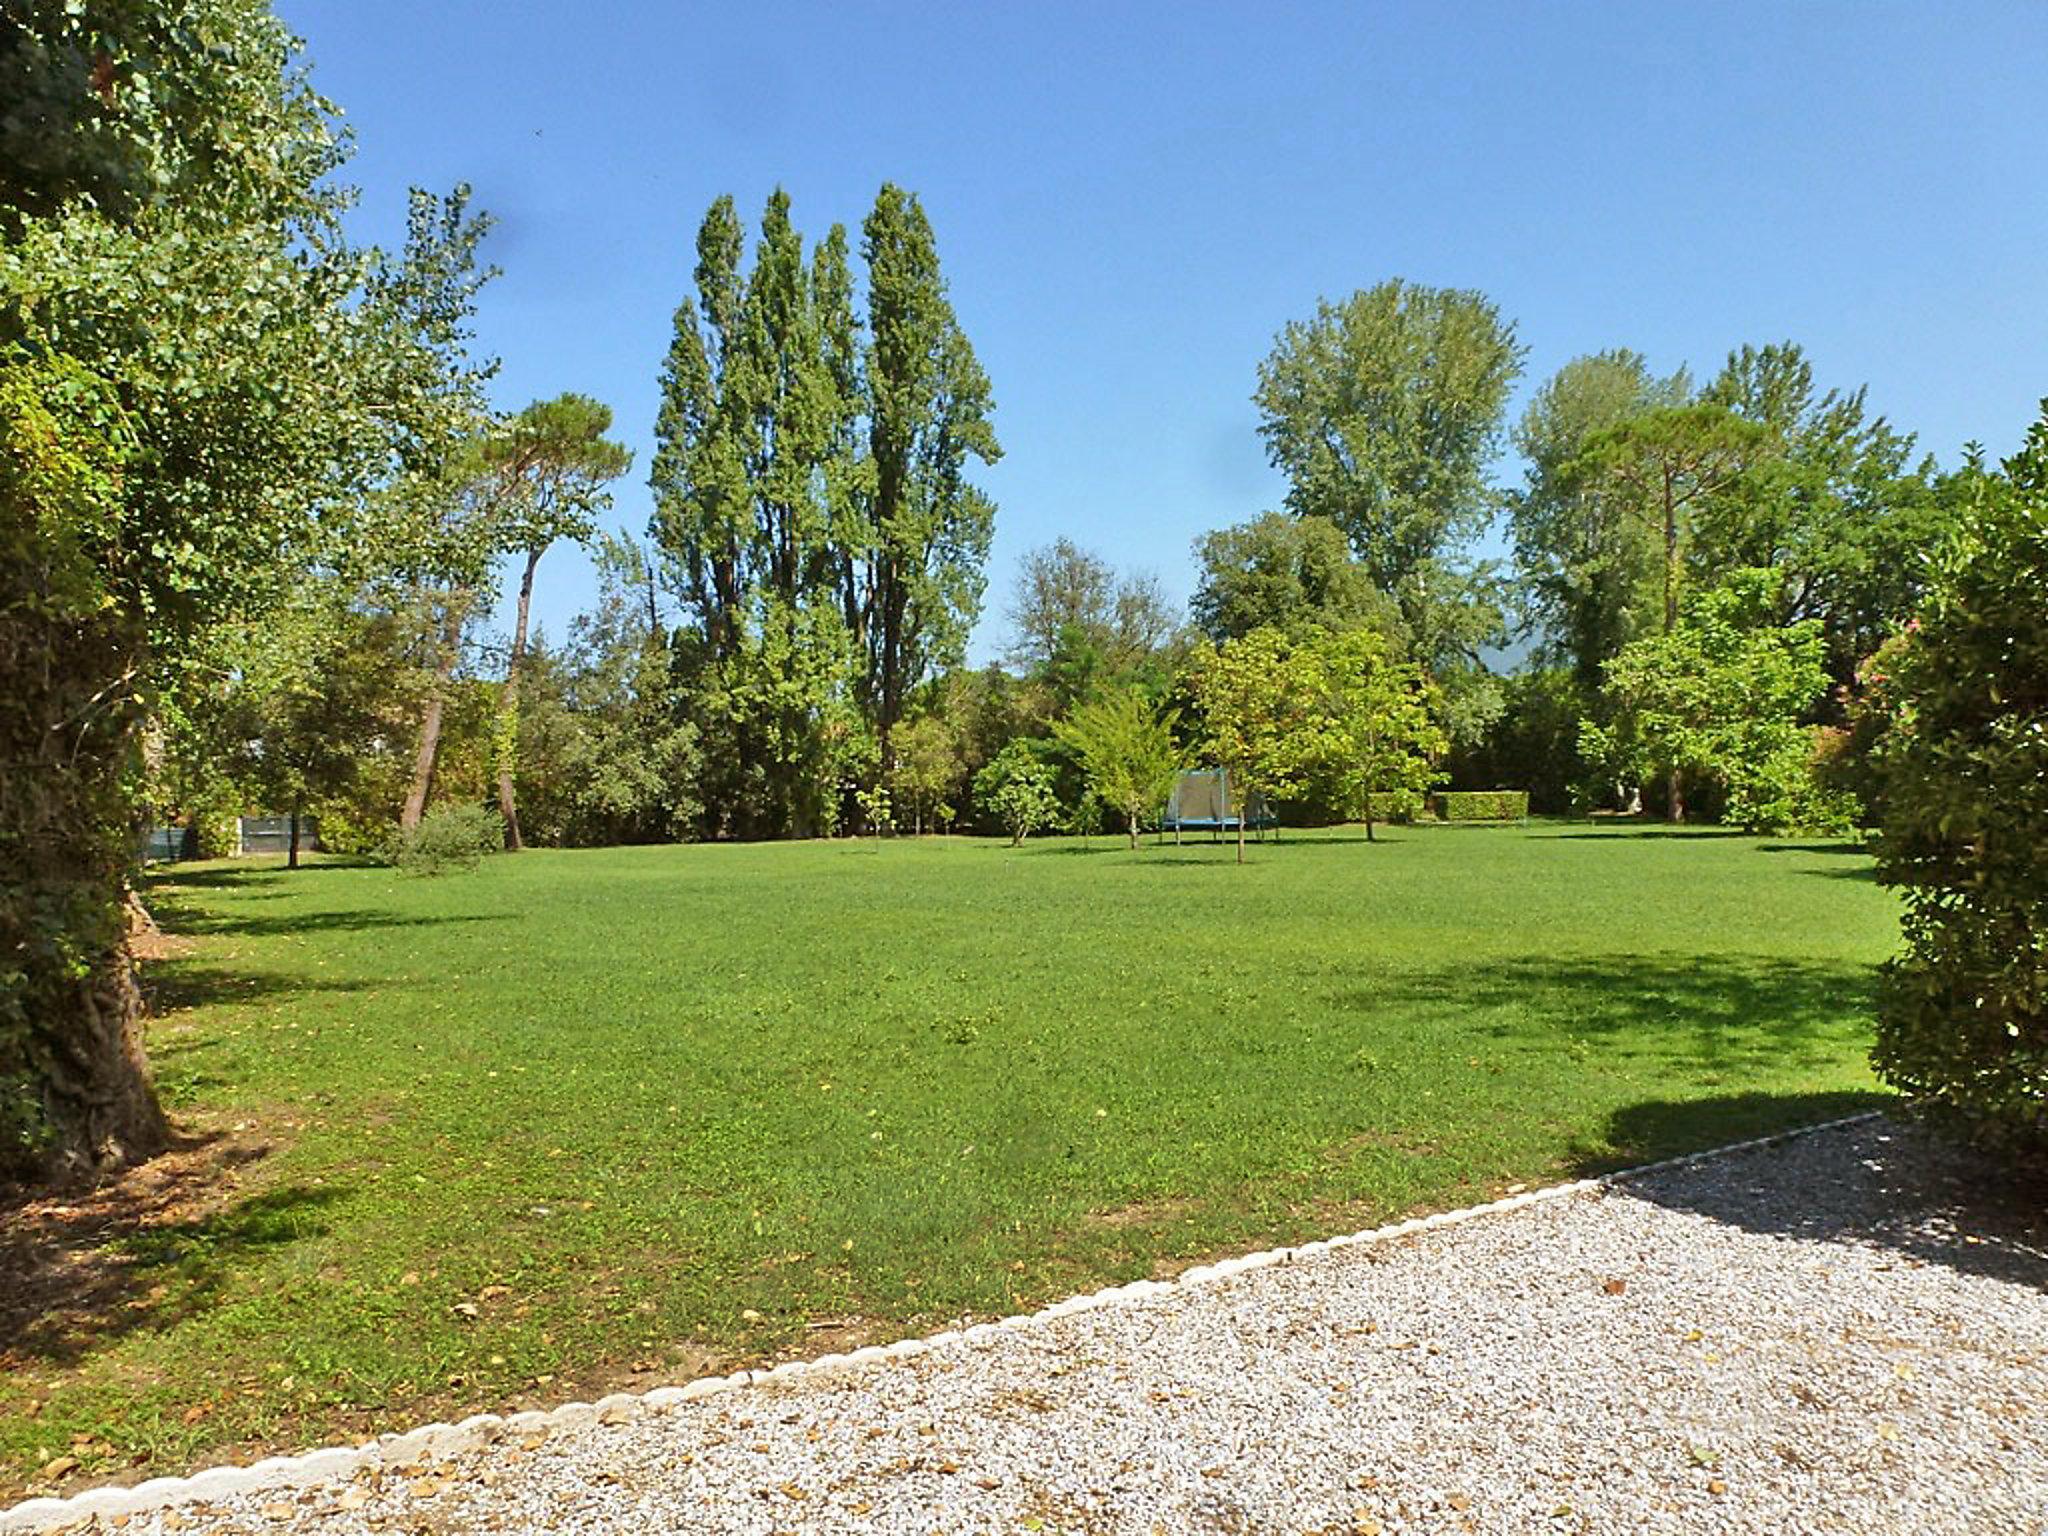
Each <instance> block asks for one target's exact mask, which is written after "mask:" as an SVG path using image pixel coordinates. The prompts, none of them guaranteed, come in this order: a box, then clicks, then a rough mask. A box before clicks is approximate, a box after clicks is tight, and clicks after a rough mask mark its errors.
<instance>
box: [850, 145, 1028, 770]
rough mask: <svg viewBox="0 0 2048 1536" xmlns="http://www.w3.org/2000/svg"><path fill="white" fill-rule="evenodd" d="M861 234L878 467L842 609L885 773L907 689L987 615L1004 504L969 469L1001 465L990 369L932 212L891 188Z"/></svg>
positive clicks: (864, 501) (865, 497)
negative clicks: (955, 298)
mask: <svg viewBox="0 0 2048 1536" xmlns="http://www.w3.org/2000/svg"><path fill="white" fill-rule="evenodd" d="M861 234H862V239H861V253H862V255H863V256H864V257H865V258H866V261H867V265H868V326H867V331H868V343H867V353H866V359H865V363H866V366H865V369H864V384H865V391H864V397H863V398H864V403H865V405H866V408H867V425H868V458H869V466H868V473H867V474H866V475H865V476H864V477H863V483H862V484H861V486H860V488H859V492H858V493H857V495H858V498H859V500H858V505H859V506H860V508H861V511H862V512H864V514H865V516H864V517H863V518H861V519H860V520H859V523H858V536H859V544H858V547H857V552H856V554H855V556H854V560H853V564H852V568H851V570H850V571H849V577H850V585H849V589H848V591H847V594H846V607H847V611H848V612H849V613H850V614H852V615H853V616H854V619H855V623H854V626H853V629H854V635H855V638H856V641H857V643H858V644H859V646H860V648H861V652H862V655H863V658H864V662H865V667H864V671H865V676H864V678H863V680H862V698H863V702H864V704H865V705H866V707H867V710H868V714H869V718H870V719H871V720H872V722H873V724H874V729H875V735H876V738H877V740H878V742H879V745H880V751H881V766H882V771H883V773H884V774H886V773H887V772H888V770H889V768H890V767H891V766H892V763H893V755H892V747H891V744H890V739H889V738H890V732H891V731H892V730H893V729H894V728H895V725H896V723H897V721H899V720H901V719H902V718H903V710H904V705H905V702H906V700H907V698H908V696H909V693H910V690H911V689H912V688H913V687H914V686H915V685H916V684H918V683H919V682H921V681H923V680H924V679H925V678H926V677H927V676H928V675H929V674H930V673H931V671H932V670H933V669H934V668H935V667H945V666H950V665H956V664H957V663H958V662H959V660H960V659H961V657H962V656H963V655H964V654H965V651H966V646H967V634H968V631H969V630H970V629H972V628H973V626H974V621H975V618H976V617H977V616H978V615H979V614H980V612H981V597H982V591H983V588H984V585H985V581H984V577H983V566H984V565H985V564H986V563H987V560H988V547H989V540H990V538H991V536H992V535H993V533H994V529H995V503H994V502H993V501H991V500H990V499H989V497H988V496H987V494H986V493H984V492H983V491H982V490H980V489H979V488H978V487H977V486H975V485H974V484H972V483H971V482H970V481H969V480H968V478H967V467H968V460H969V459H979V460H980V461H981V462H983V463H985V464H991V463H994V462H995V461H996V460H997V459H998V458H1000V457H1001V456H1002V449H1001V447H1000V446H999V445H998V444H997V442H996V436H995V429H994V427H993V425H992V424H991V422H990V420H989V417H990V415H991V413H992V412H993V410H994V408H995V401H994V398H993V395H992V392H991V390H990V387H989V381H988V375H987V374H986V373H984V372H983V371H982V368H981V364H980V363H979V362H978V361H977V360H976V359H975V356H974V348H973V347H972V345H970V344H969V342H968V340H967V335H966V333H965V332H964V331H962V330H961V329H960V323H959V321H958V319H957V318H956V317H955V316H954V313H953V306H952V304H951V302H950V301H949V300H948V299H947V297H946V280H945V278H944V276H943V275H941V273H940V271H939V253H938V247H937V244H936V242H935V241H934V240H933V237H932V228H931V223H930V221H929V220H928V219H927V218H926V217H925V212H924V209H923V207H922V206H921V205H920V204H919V203H918V200H917V198H916V197H915V196H913V195H912V194H910V193H908V192H905V191H904V190H903V189H902V188H901V187H898V186H896V185H895V184H894V183H892V182H891V183H884V184H883V186H882V189H881V191H880V192H879V193H878V194H877V195H876V198H875V206H874V208H873V210H872V211H871V212H870V213H869V214H868V216H867V219H866V221H865V222H864V223H863V225H862V226H861Z"/></svg>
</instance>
